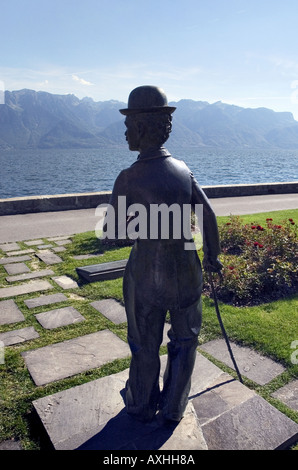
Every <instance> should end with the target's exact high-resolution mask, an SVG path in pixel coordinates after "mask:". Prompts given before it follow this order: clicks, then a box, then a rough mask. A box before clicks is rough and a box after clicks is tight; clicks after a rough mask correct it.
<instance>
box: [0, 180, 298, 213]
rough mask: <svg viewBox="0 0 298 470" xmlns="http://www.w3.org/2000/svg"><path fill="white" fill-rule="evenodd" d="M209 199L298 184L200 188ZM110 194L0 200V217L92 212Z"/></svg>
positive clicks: (297, 189) (288, 189) (296, 188)
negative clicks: (40, 213) (80, 211)
mask: <svg viewBox="0 0 298 470" xmlns="http://www.w3.org/2000/svg"><path fill="white" fill-rule="evenodd" d="M202 189H203V190H204V191H205V193H206V195H207V197H208V198H210V199H212V198H224V197H240V196H258V195H266V194H292V193H298V181H294V182H288V183H262V184H233V185H220V186H202ZM110 195H111V192H110V191H101V192H95V193H75V194H57V195H53V196H50V195H49V196H29V197H19V198H10V199H0V216H1V215H15V214H29V213H34V212H55V211H65V210H74V209H91V208H95V207H97V206H98V205H99V204H107V203H108V202H109V198H110Z"/></svg>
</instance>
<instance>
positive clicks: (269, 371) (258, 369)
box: [200, 339, 285, 385]
mask: <svg viewBox="0 0 298 470" xmlns="http://www.w3.org/2000/svg"><path fill="white" fill-rule="evenodd" d="M200 348H201V349H202V350H203V351H206V352H207V353H209V354H211V356H213V357H215V358H216V359H218V360H220V361H221V362H223V363H224V364H226V365H227V366H229V367H231V368H232V369H234V366H233V363H232V360H231V358H230V354H229V352H228V349H227V345H226V343H225V341H224V340H223V339H216V340H213V341H209V342H208V343H205V344H203V345H202V346H200ZM231 348H232V352H233V355H234V357H235V360H236V363H237V365H238V368H239V371H240V373H241V375H243V376H245V377H247V378H248V379H250V380H253V381H254V382H256V383H257V384H259V385H265V384H266V383H268V382H270V381H271V380H273V379H274V378H275V377H277V376H278V375H279V374H281V373H282V372H284V370H285V368H284V367H283V366H282V365H281V364H278V363H277V362H275V361H273V360H272V359H270V358H268V357H265V356H262V355H261V354H259V353H258V352H256V351H254V350H253V349H250V348H247V347H243V346H241V347H240V346H238V345H237V344H235V343H232V342H231Z"/></svg>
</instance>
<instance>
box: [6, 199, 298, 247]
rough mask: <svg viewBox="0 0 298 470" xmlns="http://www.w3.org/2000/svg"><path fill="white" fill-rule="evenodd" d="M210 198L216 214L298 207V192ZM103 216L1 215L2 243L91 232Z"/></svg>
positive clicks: (84, 213)
mask: <svg viewBox="0 0 298 470" xmlns="http://www.w3.org/2000/svg"><path fill="white" fill-rule="evenodd" d="M210 201H211V204H212V206H213V208H214V211H215V213H216V215H230V214H234V215H239V214H251V213H257V212H265V211H272V210H281V209H297V208H298V194H275V195H265V196H243V197H229V198H218V199H210ZM99 220H100V218H99V217H98V216H96V215H95V209H82V210H81V209H80V210H72V211H62V212H41V213H35V214H20V215H6V216H2V217H0V243H4V242H8V241H10V242H13V241H22V240H30V239H33V238H45V237H51V236H55V235H73V234H74V233H82V232H87V231H89V230H94V229H95V226H96V224H97V223H98V221H99ZM16 227H17V229H16Z"/></svg>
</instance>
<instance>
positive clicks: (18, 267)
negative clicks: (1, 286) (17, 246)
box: [4, 263, 30, 275]
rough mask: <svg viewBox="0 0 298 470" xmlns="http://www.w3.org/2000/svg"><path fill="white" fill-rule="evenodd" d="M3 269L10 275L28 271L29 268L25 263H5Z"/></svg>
mask: <svg viewBox="0 0 298 470" xmlns="http://www.w3.org/2000/svg"><path fill="white" fill-rule="evenodd" d="M4 269H5V270H6V272H7V274H10V275H15V274H23V273H29V272H30V269H29V268H28V266H27V265H26V264H25V263H10V264H5V265H4Z"/></svg>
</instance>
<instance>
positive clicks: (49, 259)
mask: <svg viewBox="0 0 298 470" xmlns="http://www.w3.org/2000/svg"><path fill="white" fill-rule="evenodd" d="M36 256H37V257H38V258H39V259H40V260H41V261H43V262H44V263H46V264H58V263H62V259H61V258H60V256H58V255H56V254H55V253H52V252H51V251H44V252H40V253H36Z"/></svg>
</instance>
